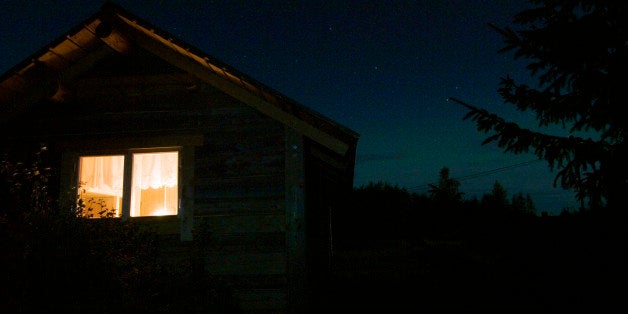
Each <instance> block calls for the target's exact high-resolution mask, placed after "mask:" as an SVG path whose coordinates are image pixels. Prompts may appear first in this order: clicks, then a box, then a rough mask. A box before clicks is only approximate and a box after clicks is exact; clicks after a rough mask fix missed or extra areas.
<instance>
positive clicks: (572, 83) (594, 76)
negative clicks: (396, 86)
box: [452, 0, 628, 209]
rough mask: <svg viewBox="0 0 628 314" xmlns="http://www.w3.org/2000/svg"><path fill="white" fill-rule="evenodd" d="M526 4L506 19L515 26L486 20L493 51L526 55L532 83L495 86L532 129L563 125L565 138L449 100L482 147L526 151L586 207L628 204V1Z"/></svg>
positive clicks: (505, 80)
mask: <svg viewBox="0 0 628 314" xmlns="http://www.w3.org/2000/svg"><path fill="white" fill-rule="evenodd" d="M530 2H531V4H532V5H533V6H534V8H532V9H528V10H525V11H522V12H520V13H519V14H517V15H516V16H515V17H514V19H513V23H514V24H515V25H517V27H518V28H519V29H517V30H513V29H511V28H508V27H506V28H499V27H496V26H493V25H490V24H489V25H490V26H491V27H493V28H494V29H495V30H497V31H498V32H499V33H501V35H503V38H504V42H505V46H504V48H503V49H501V50H500V52H507V51H513V52H514V57H515V59H517V58H520V57H524V58H526V59H528V60H529V63H528V65H527V70H529V71H530V73H531V75H532V77H533V78H535V79H538V85H537V86H536V87H531V86H528V85H525V84H519V83H517V82H515V80H514V79H512V78H510V77H506V78H502V79H501V83H500V88H499V90H498V91H499V94H500V95H501V97H502V98H503V100H504V101H505V102H506V103H509V104H512V105H514V106H516V107H517V109H518V110H520V111H532V112H534V113H535V114H536V119H537V121H538V124H539V126H549V125H558V126H562V127H563V129H565V131H566V132H567V135H566V136H556V135H550V134H546V133H541V132H537V131H533V130H530V129H525V128H521V127H520V126H519V125H518V124H516V123H513V122H509V121H506V120H504V119H503V118H501V117H499V116H497V115H495V114H492V113H490V112H488V111H487V110H484V109H480V108H477V107H475V106H472V105H469V104H467V103H465V102H463V101H460V100H457V99H453V98H452V100H454V101H455V102H457V103H459V104H462V105H463V106H465V107H466V108H467V109H468V110H469V112H468V113H467V115H466V116H465V117H464V119H471V120H472V121H474V122H475V123H476V125H477V128H478V130H479V131H483V132H487V133H490V136H489V137H487V138H486V140H485V141H484V142H483V143H484V144H486V143H491V142H496V143H497V145H498V146H499V147H500V148H503V149H504V151H506V152H512V153H515V154H518V153H523V152H529V151H532V152H533V153H534V154H535V155H536V156H538V157H539V158H541V159H544V160H546V161H547V162H548V164H549V166H550V168H552V169H554V168H557V169H559V171H558V173H557V175H556V178H555V181H554V184H555V185H556V184H557V183H558V182H560V185H561V186H562V187H563V188H566V189H574V190H575V192H576V196H577V198H578V199H579V200H580V201H581V202H585V201H587V202H588V205H589V206H590V207H591V208H599V207H603V206H607V207H608V208H615V209H624V208H628V206H626V205H627V204H628V203H627V196H628V193H627V192H628V167H626V166H625V163H626V160H628V148H627V147H626V141H625V138H626V127H627V124H628V115H626V114H625V113H624V106H625V105H626V104H627V103H628V94H627V93H626V91H625V83H624V82H626V81H628V41H627V40H626V39H627V38H628V5H627V3H628V2H625V1H605V0H592V1H571V0H556V1H539V0H532V1H530ZM581 134H591V135H590V136H585V135H581Z"/></svg>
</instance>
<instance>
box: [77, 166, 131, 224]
mask: <svg viewBox="0 0 628 314" xmlns="http://www.w3.org/2000/svg"><path fill="white" fill-rule="evenodd" d="M123 181H124V156H123V155H116V156H85V157H81V158H80V160H79V198H80V199H81V201H82V202H83V204H84V207H83V211H82V213H81V214H82V216H84V217H88V218H103V217H120V214H121V212H120V209H121V208H122V183H123Z"/></svg>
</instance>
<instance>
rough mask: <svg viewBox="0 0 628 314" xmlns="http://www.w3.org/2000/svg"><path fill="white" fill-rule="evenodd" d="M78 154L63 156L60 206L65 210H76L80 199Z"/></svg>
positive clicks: (64, 154)
mask: <svg viewBox="0 0 628 314" xmlns="http://www.w3.org/2000/svg"><path fill="white" fill-rule="evenodd" d="M77 168H78V154H76V153H70V152H66V153H62V154H61V172H60V182H59V183H60V185H59V187H60V190H59V204H60V206H61V208H62V209H63V210H74V209H75V208H76V205H77V203H76V202H77V200H78V199H77V198H78V192H79V191H78V188H79V186H78V169H77Z"/></svg>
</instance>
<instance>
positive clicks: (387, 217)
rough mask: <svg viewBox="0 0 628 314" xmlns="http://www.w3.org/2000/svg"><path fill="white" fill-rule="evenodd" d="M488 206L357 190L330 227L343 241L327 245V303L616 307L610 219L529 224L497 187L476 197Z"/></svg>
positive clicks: (381, 187) (447, 309)
mask: <svg viewBox="0 0 628 314" xmlns="http://www.w3.org/2000/svg"><path fill="white" fill-rule="evenodd" d="M515 195H517V197H513V200H516V199H521V200H520V201H517V202H523V203H525V202H526V197H524V196H523V195H521V193H518V194H515ZM489 198H490V199H492V201H490V202H488V201H478V200H476V199H471V200H462V201H461V202H459V203H457V204H458V205H456V206H450V207H440V206H439V205H437V204H442V203H440V202H435V201H434V200H433V199H432V198H430V197H428V196H426V195H418V194H412V193H409V192H408V191H406V190H405V189H403V188H400V187H398V186H393V185H390V184H386V183H381V182H380V183H371V184H368V185H365V186H362V187H360V188H357V189H356V190H355V193H354V195H353V198H352V200H351V201H352V202H353V203H352V204H347V207H346V208H344V210H346V217H344V218H343V219H341V220H338V221H337V223H336V225H335V230H344V231H345V232H343V233H342V234H340V235H338V234H337V235H338V236H337V237H335V242H334V244H335V246H334V247H335V251H334V264H333V265H334V277H333V279H332V283H333V284H332V288H331V289H332V290H331V291H330V293H331V294H332V297H331V299H332V300H337V301H338V302H339V303H338V304H340V305H342V306H344V308H342V309H339V310H352V311H360V310H364V311H369V312H372V311H379V312H429V313H461V312H476V311H477V312H483V313H487V312H489V313H609V312H615V311H617V310H618V309H620V308H622V307H625V305H624V304H623V301H622V300H623V296H624V295H625V293H626V289H625V288H624V287H621V285H622V282H624V281H625V280H626V279H627V277H626V266H625V247H624V246H623V245H625V240H624V239H623V238H620V236H621V235H622V234H623V233H621V232H619V228H615V227H616V226H617V224H618V223H619V222H617V221H614V220H613V216H612V215H606V214H605V212H590V211H585V212H577V213H568V212H565V213H563V214H562V215H561V216H537V215H535V214H533V212H532V211H530V210H529V208H534V205H533V204H526V205H525V206H523V208H525V210H517V209H516V208H517V207H515V206H514V203H515V201H512V202H510V201H509V200H508V198H507V192H506V191H505V190H504V189H503V187H502V186H501V185H499V184H498V183H496V185H495V186H494V187H493V190H491V191H489V192H488V193H486V194H485V195H484V197H483V199H489ZM449 204H454V202H450V203H449ZM489 204H490V207H487V206H488V205H489Z"/></svg>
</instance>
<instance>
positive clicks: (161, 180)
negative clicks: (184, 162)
mask: <svg viewBox="0 0 628 314" xmlns="http://www.w3.org/2000/svg"><path fill="white" fill-rule="evenodd" d="M178 165H179V161H178V154H177V152H167V153H146V154H133V187H139V188H140V189H142V190H145V189H148V188H153V189H158V188H163V187H168V188H171V187H174V186H176V185H177V177H178V175H177V173H178V168H179V166H178Z"/></svg>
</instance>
